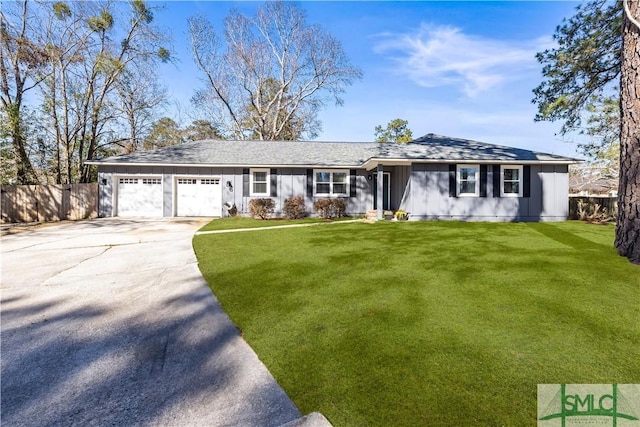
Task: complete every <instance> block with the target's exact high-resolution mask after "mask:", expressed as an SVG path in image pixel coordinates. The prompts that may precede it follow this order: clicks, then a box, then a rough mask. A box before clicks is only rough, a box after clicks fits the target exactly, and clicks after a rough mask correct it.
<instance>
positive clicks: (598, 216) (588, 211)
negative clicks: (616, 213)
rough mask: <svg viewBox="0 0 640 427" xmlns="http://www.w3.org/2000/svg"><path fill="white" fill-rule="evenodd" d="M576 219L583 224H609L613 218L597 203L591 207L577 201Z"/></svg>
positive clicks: (582, 201)
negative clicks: (583, 222)
mask: <svg viewBox="0 0 640 427" xmlns="http://www.w3.org/2000/svg"><path fill="white" fill-rule="evenodd" d="M578 219H580V220H581V221H585V222H597V223H603V222H609V221H613V220H614V217H613V216H612V215H610V214H609V213H608V212H607V208H603V207H601V206H600V205H599V204H598V203H596V204H594V205H591V204H589V203H586V202H585V201H584V200H578Z"/></svg>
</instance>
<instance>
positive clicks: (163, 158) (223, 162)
mask: <svg viewBox="0 0 640 427" xmlns="http://www.w3.org/2000/svg"><path fill="white" fill-rule="evenodd" d="M391 160H393V161H399V162H407V163H409V162H447V163H452V162H461V161H464V162H469V161H473V162H480V163H489V162H494V163H506V162H526V163H565V164H567V163H574V162H576V161H577V160H576V159H573V158H569V157H562V156H556V155H554V154H546V153H539V152H535V151H530V150H524V149H520V148H513V147H505V146H500V145H493V144H487V143H484V142H479V141H473V140H468V139H459V138H450V137H446V136H441V135H434V134H428V135H425V136H423V137H422V138H419V139H416V140H414V141H412V142H410V143H408V144H396V143H382V144H381V143H377V142H319V141H220V140H203V141H194V142H187V143H184V144H179V145H174V146H171V147H166V148H159V149H156V150H150V151H139V152H135V153H132V154H126V155H122V156H114V157H107V158H105V159H99V160H93V161H89V162H87V163H88V164H96V165H119V164H130V165H132V164H135V165H184V166H187V165H188V166H195V165H197V166H266V167H268V166H271V167H275V166H280V167H282V166H300V167H302V166H312V167H316V166H320V167H363V166H371V165H373V164H377V163H384V162H385V161H391Z"/></svg>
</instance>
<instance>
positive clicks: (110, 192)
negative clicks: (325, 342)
mask: <svg viewBox="0 0 640 427" xmlns="http://www.w3.org/2000/svg"><path fill="white" fill-rule="evenodd" d="M245 169H246V168H244V169H243V168H207V167H192V168H189V167H145V166H135V167H134V166H126V165H121V166H99V173H98V184H99V206H98V210H99V216H101V217H110V216H113V215H114V214H115V208H116V206H115V197H116V192H115V190H114V186H115V185H116V179H115V177H116V176H118V175H160V176H162V183H163V194H164V196H163V216H165V217H171V216H174V215H175V203H174V192H175V178H176V177H177V176H212V177H217V178H220V180H221V184H222V203H223V205H224V204H225V203H229V204H235V205H236V207H237V209H238V211H239V212H240V213H243V214H247V213H248V211H249V208H248V207H249V201H250V200H251V199H252V198H255V197H250V196H248V195H245V191H244V190H245V188H244V187H245V184H244V170H245ZM384 171H385V172H390V173H391V200H390V202H391V208H392V209H393V210H396V209H403V210H405V211H407V212H409V214H410V216H409V218H410V220H432V219H449V220H471V221H474V220H475V221H563V220H565V219H567V216H568V214H569V203H568V192H569V175H568V166H567V165H531V177H530V182H531V194H530V197H518V198H512V197H494V196H493V168H492V167H489V168H488V171H487V174H488V177H487V197H450V196H449V165H447V164H414V165H412V166H411V167H408V166H386V167H385V168H384ZM355 172H356V175H355V180H354V181H352V182H355V187H356V190H355V196H353V197H345V200H346V202H347V213H348V214H349V215H362V214H364V213H365V212H366V211H367V210H368V209H374V208H375V207H374V206H373V192H374V191H376V189H375V188H373V183H374V180H373V175H374V174H375V173H376V171H365V170H361V169H358V170H356V171H355ZM228 184H230V185H228ZM307 187H308V185H307V169H303V168H278V169H277V177H276V188H277V192H276V195H275V196H272V197H271V198H272V199H273V200H274V201H275V204H276V208H275V211H276V215H280V212H281V211H282V206H283V205H284V201H285V199H287V198H290V197H294V196H304V197H305V204H306V207H307V211H308V212H309V213H310V214H313V210H312V207H313V202H314V201H315V200H317V199H319V197H313V195H312V194H308V188H307ZM226 214H227V213H226V210H225V209H224V208H223V212H222V215H223V216H225V215H226Z"/></svg>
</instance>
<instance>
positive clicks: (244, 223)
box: [199, 216, 354, 231]
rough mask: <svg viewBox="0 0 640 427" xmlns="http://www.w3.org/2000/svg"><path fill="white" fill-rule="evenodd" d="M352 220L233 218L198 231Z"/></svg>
mask: <svg viewBox="0 0 640 427" xmlns="http://www.w3.org/2000/svg"><path fill="white" fill-rule="evenodd" d="M352 219H354V218H351V217H344V218H336V219H332V220H326V219H322V218H316V217H314V218H302V219H279V218H274V219H269V220H261V219H253V218H247V217H241V216H235V217H231V218H224V219H216V220H214V221H211V222H210V223H208V224H207V225H205V226H204V227H202V228H201V229H200V230H199V231H213V230H236V229H243V228H265V227H275V226H280V225H294V224H315V223H325V222H337V221H347V220H352Z"/></svg>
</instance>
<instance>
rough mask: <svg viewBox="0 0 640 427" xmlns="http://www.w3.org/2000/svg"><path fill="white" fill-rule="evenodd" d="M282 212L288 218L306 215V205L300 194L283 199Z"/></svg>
mask: <svg viewBox="0 0 640 427" xmlns="http://www.w3.org/2000/svg"><path fill="white" fill-rule="evenodd" d="M282 213H283V214H284V216H286V217H287V218H289V219H298V218H303V217H305V216H306V215H307V207H306V206H305V205H304V198H303V197H302V196H295V197H292V198H290V199H285V201H284V206H283V208H282Z"/></svg>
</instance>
